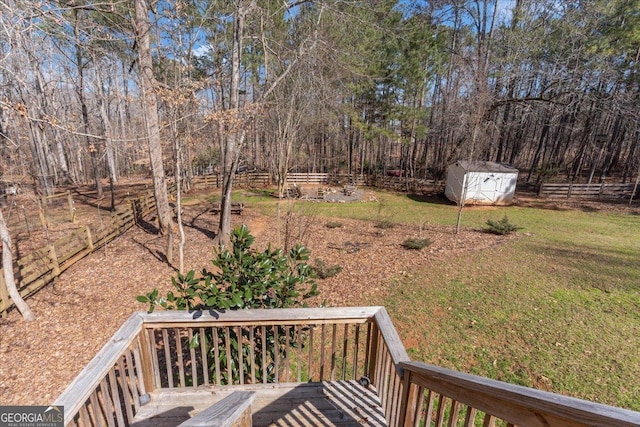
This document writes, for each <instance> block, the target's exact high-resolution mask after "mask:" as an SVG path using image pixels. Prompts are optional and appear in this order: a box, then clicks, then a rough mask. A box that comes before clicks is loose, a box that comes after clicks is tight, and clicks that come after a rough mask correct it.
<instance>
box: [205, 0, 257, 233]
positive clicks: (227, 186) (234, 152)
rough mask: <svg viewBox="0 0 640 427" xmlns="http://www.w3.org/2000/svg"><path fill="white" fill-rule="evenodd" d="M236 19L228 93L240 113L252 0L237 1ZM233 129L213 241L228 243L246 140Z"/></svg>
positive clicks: (224, 156) (225, 154)
mask: <svg viewBox="0 0 640 427" xmlns="http://www.w3.org/2000/svg"><path fill="white" fill-rule="evenodd" d="M234 3H235V12H234V20H233V45H232V52H231V90H230V93H229V109H230V110H232V111H234V112H235V113H236V114H238V115H239V113H240V111H239V107H240V61H241V60H242V56H241V54H242V35H243V33H244V21H245V17H246V15H247V13H249V10H250V9H251V8H253V6H254V5H255V0H251V1H250V2H249V4H248V5H246V6H245V5H244V3H245V1H243V0H236V1H235V2H234ZM228 127H229V128H230V129H229V130H228V131H227V133H226V135H225V140H224V147H223V150H222V161H223V169H222V196H221V200H220V222H219V223H218V232H217V235H216V237H215V240H214V242H215V243H217V244H225V243H228V242H229V238H230V236H231V191H232V189H233V177H234V175H235V172H236V169H237V167H238V155H239V152H240V148H241V147H242V145H243V143H244V138H245V131H244V129H243V128H242V127H241V126H240V129H239V126H238V125H237V124H234V123H230V124H228Z"/></svg>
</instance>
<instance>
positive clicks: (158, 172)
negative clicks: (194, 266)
mask: <svg viewBox="0 0 640 427" xmlns="http://www.w3.org/2000/svg"><path fill="white" fill-rule="evenodd" d="M148 13H149V5H148V4H147V1H146V0H136V1H135V32H136V46H137V53H138V68H139V74H140V96H141V98H142V108H143V110H144V119H145V124H146V131H147V132H146V133H147V143H148V148H149V158H150V163H151V174H152V176H153V189H154V195H155V199H156V210H157V213H158V225H159V229H160V233H161V234H166V235H167V254H166V255H167V260H168V261H169V262H171V260H172V259H173V218H172V215H171V208H170V206H169V197H168V194H167V181H166V177H165V172H164V165H163V163H162V144H161V142H160V125H159V119H158V103H157V100H156V92H155V86H156V81H155V78H154V76H153V60H152V57H151V35H150V32H151V24H150V22H149V16H148Z"/></svg>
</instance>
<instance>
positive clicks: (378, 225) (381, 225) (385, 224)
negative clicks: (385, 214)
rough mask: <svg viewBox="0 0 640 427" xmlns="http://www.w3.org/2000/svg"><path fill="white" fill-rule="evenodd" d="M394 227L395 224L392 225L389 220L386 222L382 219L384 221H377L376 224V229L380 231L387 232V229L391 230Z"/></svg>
mask: <svg viewBox="0 0 640 427" xmlns="http://www.w3.org/2000/svg"><path fill="white" fill-rule="evenodd" d="M395 226H396V224H395V223H393V222H391V221H389V220H387V219H384V220H381V221H378V222H377V223H376V228H380V229H382V230H387V229H389V228H393V227H395Z"/></svg>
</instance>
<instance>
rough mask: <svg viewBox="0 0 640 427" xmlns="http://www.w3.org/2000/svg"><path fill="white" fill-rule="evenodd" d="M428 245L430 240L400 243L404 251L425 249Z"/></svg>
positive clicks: (410, 240) (409, 240) (408, 240)
mask: <svg viewBox="0 0 640 427" xmlns="http://www.w3.org/2000/svg"><path fill="white" fill-rule="evenodd" d="M430 244H431V240H429V239H407V240H405V241H404V242H402V246H403V247H404V248H405V249H413V250H420V249H423V248H426V247H427V246H429V245H430Z"/></svg>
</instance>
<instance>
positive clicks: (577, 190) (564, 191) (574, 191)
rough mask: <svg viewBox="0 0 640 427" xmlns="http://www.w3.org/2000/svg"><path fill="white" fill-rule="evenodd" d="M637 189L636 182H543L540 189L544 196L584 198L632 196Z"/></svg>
mask: <svg viewBox="0 0 640 427" xmlns="http://www.w3.org/2000/svg"><path fill="white" fill-rule="evenodd" d="M634 191H635V186H634V184H631V183H630V184H619V183H611V184H607V183H600V184H573V183H562V184H557V183H543V184H542V185H541V186H540V190H539V191H538V195H539V196H543V197H565V198H570V197H584V198H616V197H627V198H628V197H631V195H632V194H633V193H634Z"/></svg>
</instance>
